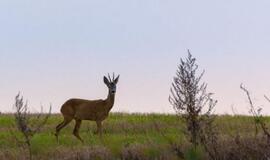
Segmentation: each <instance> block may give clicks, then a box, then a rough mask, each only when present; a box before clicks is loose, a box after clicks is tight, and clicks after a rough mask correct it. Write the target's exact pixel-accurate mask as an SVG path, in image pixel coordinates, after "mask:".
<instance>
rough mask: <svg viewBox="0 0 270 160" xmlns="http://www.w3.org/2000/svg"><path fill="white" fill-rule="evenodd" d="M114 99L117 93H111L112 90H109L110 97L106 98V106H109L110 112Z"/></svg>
mask: <svg viewBox="0 0 270 160" xmlns="http://www.w3.org/2000/svg"><path fill="white" fill-rule="evenodd" d="M114 99H115V94H110V91H109V93H108V97H107V99H106V101H107V106H106V108H107V111H108V112H109V111H110V110H111V109H112V107H113V104H114Z"/></svg>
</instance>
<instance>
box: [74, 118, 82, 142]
mask: <svg viewBox="0 0 270 160" xmlns="http://www.w3.org/2000/svg"><path fill="white" fill-rule="evenodd" d="M81 123H82V120H80V119H76V124H75V127H74V130H73V135H74V136H75V137H77V138H78V139H79V140H80V141H81V142H82V143H83V140H82V138H81V137H80V135H79V130H80V127H81Z"/></svg>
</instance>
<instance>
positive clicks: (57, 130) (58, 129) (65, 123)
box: [54, 118, 72, 142]
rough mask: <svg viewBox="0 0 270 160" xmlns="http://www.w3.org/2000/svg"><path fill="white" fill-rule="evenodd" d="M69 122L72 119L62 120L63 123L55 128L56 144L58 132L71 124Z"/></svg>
mask: <svg viewBox="0 0 270 160" xmlns="http://www.w3.org/2000/svg"><path fill="white" fill-rule="evenodd" d="M71 120H72V118H64V121H63V122H61V123H60V124H58V125H57V126H56V132H55V134H54V135H55V136H56V140H57V142H58V134H59V132H60V130H61V129H62V128H64V127H65V126H66V125H68V124H69V123H70V122H71Z"/></svg>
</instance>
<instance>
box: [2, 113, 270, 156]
mask: <svg viewBox="0 0 270 160" xmlns="http://www.w3.org/2000/svg"><path fill="white" fill-rule="evenodd" d="M61 121H62V117H61V115H52V116H51V117H50V118H49V120H48V123H47V124H46V125H45V126H44V128H43V129H42V131H41V132H40V133H37V134H36V135H35V136H34V137H33V139H32V141H31V142H32V151H33V154H34V157H35V158H36V159H46V158H48V157H51V158H50V159H57V158H56V157H57V156H56V155H58V154H59V155H61V154H63V155H65V156H71V154H76V153H79V152H81V151H82V150H84V151H85V152H86V153H87V154H88V155H93V156H96V154H100V155H102V156H105V155H107V152H108V154H109V155H107V156H109V157H110V158H112V157H114V158H113V159H117V158H118V159H119V158H120V157H121V156H123V155H128V154H129V149H131V150H133V151H134V155H136V156H138V157H139V156H145V157H148V159H155V158H156V157H160V156H162V155H163V154H164V155H166V154H168V153H170V154H168V155H169V156H170V157H169V158H168V159H177V156H176V154H175V153H174V152H173V150H172V149H171V148H170V142H175V143H183V142H186V141H187V139H186V137H185V136H184V134H183V130H185V127H184V125H183V122H182V121H181V120H180V119H179V117H177V116H175V115H165V114H125V113H112V114H110V116H109V118H108V119H106V120H105V121H104V122H103V129H104V134H103V137H102V138H99V136H98V135H95V134H93V131H95V129H96V124H95V123H94V122H91V121H83V123H82V126H81V129H80V135H81V137H82V138H83V139H84V141H85V143H84V144H82V143H81V142H80V141H79V140H77V139H76V138H75V137H74V136H73V135H72V130H73V127H74V122H71V123H70V124H69V125H68V126H67V127H66V128H64V129H63V130H62V131H61V132H60V135H59V144H58V143H57V142H56V139H55V136H54V135H53V133H54V131H55V126H56V125H57V124H59V123H60V122H61ZM252 121H253V119H252V117H247V116H218V117H217V119H216V125H217V127H218V130H219V132H220V133H222V135H224V136H230V135H233V134H235V133H238V134H239V133H240V134H242V135H246V134H253V131H254V125H253V123H252ZM266 121H267V122H269V121H270V118H269V117H267V118H266ZM11 133H12V134H11ZM15 137H16V138H18V139H20V140H22V135H21V134H20V132H18V131H17V129H16V128H15V125H14V117H13V116H12V115H0V151H2V153H4V152H6V151H9V154H11V153H12V154H14V155H13V157H19V156H21V155H20V154H21V152H22V151H20V150H21V148H22V147H20V143H18V142H17V140H16V138H15ZM104 148H105V149H104ZM99 152H101V153H99ZM0 153H1V152H0ZM69 154H70V155H69ZM196 154H197V153H193V150H187V152H186V155H185V156H186V157H189V158H190V157H191V158H192V156H194V155H195V156H196ZM200 154H201V153H200ZM82 156H85V155H82ZM52 157H53V158H52ZM99 158H100V157H99ZM99 158H95V159H99ZM103 158H104V157H103ZM0 159H1V154H0ZM101 159H102V158H101ZM104 159H106V158H104Z"/></svg>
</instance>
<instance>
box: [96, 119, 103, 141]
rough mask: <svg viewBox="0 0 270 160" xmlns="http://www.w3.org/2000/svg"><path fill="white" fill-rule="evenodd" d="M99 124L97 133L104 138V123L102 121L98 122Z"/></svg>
mask: <svg viewBox="0 0 270 160" xmlns="http://www.w3.org/2000/svg"><path fill="white" fill-rule="evenodd" d="M96 123H97V132H96V133H98V134H99V136H100V137H101V136H102V122H101V121H96Z"/></svg>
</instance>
